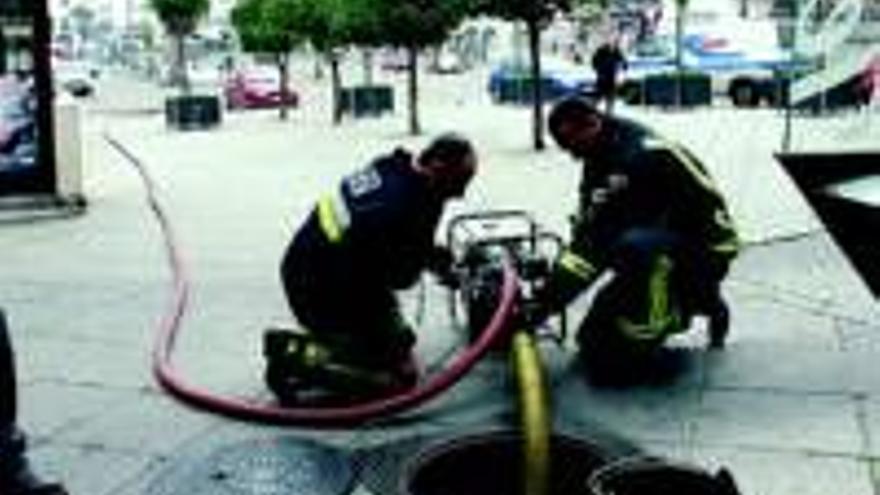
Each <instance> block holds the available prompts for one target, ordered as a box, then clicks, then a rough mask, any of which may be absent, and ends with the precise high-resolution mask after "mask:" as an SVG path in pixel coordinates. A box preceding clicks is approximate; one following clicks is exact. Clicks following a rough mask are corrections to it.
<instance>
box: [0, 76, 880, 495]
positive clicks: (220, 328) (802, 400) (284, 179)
mask: <svg viewBox="0 0 880 495" xmlns="http://www.w3.org/2000/svg"><path fill="white" fill-rule="evenodd" d="M316 94H317V91H316ZM399 115H402V114H399ZM643 117H645V118H646V119H647V120H649V121H652V122H654V123H656V124H657V125H658V126H660V127H663V128H664V129H666V130H667V132H669V133H670V134H673V135H678V136H684V137H686V138H688V139H690V141H689V142H688V144H689V145H691V146H693V147H694V149H695V150H696V151H697V152H698V153H699V154H701V156H705V157H707V164H708V165H710V167H711V168H712V169H713V173H715V174H716V176H717V177H718V179H719V181H720V182H721V186H722V188H723V189H724V190H725V192H726V193H727V194H728V195H729V196H730V197H731V198H732V202H733V207H734V213H735V216H736V219H737V221H738V222H739V223H740V224H741V227H742V229H743V230H744V232H745V233H746V237H747V239H748V240H749V241H750V242H751V244H750V247H749V248H748V249H747V250H746V252H745V253H744V255H743V256H742V257H741V258H740V259H739V260H738V261H737V263H736V264H735V266H734V269H733V273H732V275H731V277H730V279H729V283H728V284H727V285H726V287H725V290H726V291H727V292H728V295H729V298H730V300H731V304H732V307H733V312H734V313H733V328H732V332H731V333H732V335H731V341H730V345H729V348H728V349H727V350H725V351H724V352H722V353H708V352H705V351H704V350H703V345H704V343H703V336H702V335H698V334H694V335H688V336H685V337H683V338H680V339H678V340H676V341H675V342H674V345H675V346H677V347H680V348H681V349H683V351H682V353H683V355H685V356H686V359H685V363H686V365H687V366H686V367H685V368H684V369H683V370H682V372H681V374H680V375H679V376H677V377H676V379H675V380H674V381H672V382H671V383H668V384H664V385H659V386H650V387H649V386H645V387H637V388H635V389H628V390H622V391H608V390H595V389H590V388H588V387H587V386H585V385H584V384H583V383H582V382H581V381H580V380H579V379H578V378H577V376H575V374H574V373H573V371H572V369H571V367H570V362H569V361H570V358H571V357H572V356H573V346H569V347H568V348H567V349H564V350H559V349H554V348H552V347H548V348H547V349H546V351H547V356H548V360H549V367H550V373H551V376H552V381H553V383H554V384H555V388H554V398H555V408H554V412H555V419H556V422H557V426H558V427H559V428H561V429H566V430H577V429H579V428H588V427H589V426H590V425H592V424H594V423H598V424H601V425H604V427H606V428H608V429H610V430H612V431H613V432H615V433H616V434H619V435H621V436H622V437H625V438H628V439H630V440H632V441H634V442H637V443H639V444H640V445H641V446H642V447H643V448H645V449H647V450H648V451H651V452H657V453H660V454H664V455H668V456H671V457H674V458H675V459H679V460H687V461H692V462H696V463H698V464H700V465H703V466H707V467H713V466H717V465H719V464H723V465H727V466H729V467H730V468H731V469H732V470H733V472H734V474H735V476H736V477H737V479H738V481H740V484H741V485H742V486H741V488H742V490H743V493H744V494H763V495H786V494H795V493H797V494H803V495H813V494H815V495H820V494H821V495H826V494H828V493H837V494H846V495H877V493H880V491H878V489H877V484H878V472H877V467H878V466H880V465H878V464H877V462H878V459H880V440H878V438H880V436H878V435H880V380H878V379H877V377H878V374H877V365H876V362H877V360H878V358H880V333H878V326H880V325H878V324H880V314H878V313H877V309H876V304H875V302H874V300H873V299H872V298H871V296H870V295H869V293H868V291H867V289H866V288H865V287H864V286H863V284H862V283H861V282H860V281H859V280H858V279H857V277H856V275H855V274H854V273H853V272H852V270H851V269H850V267H849V265H848V263H847V262H846V260H845V259H844V257H843V255H842V254H841V252H840V251H839V249H838V248H836V247H835V246H834V245H833V244H832V242H831V241H830V240H829V237H828V236H827V235H826V234H825V233H824V232H823V231H822V230H821V229H820V228H819V225H818V222H817V221H816V219H815V217H814V216H813V215H812V213H811V212H810V211H809V210H808V209H807V207H806V205H805V204H804V202H803V201H802V200H801V199H800V197H799V196H796V195H795V194H794V189H793V187H792V186H791V185H790V184H789V183H788V182H787V180H786V178H785V177H784V175H783V174H782V172H781V169H779V168H777V167H776V166H775V164H774V162H773V161H772V159H771V158H770V154H769V153H770V152H771V151H772V150H774V149H775V146H776V143H775V142H772V143H771V142H769V140H770V139H771V138H770V137H767V136H770V135H771V134H770V132H771V130H772V129H775V128H776V126H778V125H779V121H778V119H776V118H774V116H772V115H769V114H768V112H762V111H758V112H757V113H755V114H751V116H750V117H749V118H750V119H754V120H753V121H751V123H750V124H749V125H744V124H743V123H742V121H741V120H736V119H734V116H733V115H732V113H730V111H724V110H720V111H705V112H704V111H700V112H696V113H693V114H691V113H688V114H684V113H682V114H669V113H662V112H649V113H648V114H644V115H643ZM424 121H425V123H426V127H427V128H428V129H427V131H428V135H430V134H432V133H434V132H437V131H441V130H444V129H460V130H462V131H463V132H465V133H466V134H468V135H470V136H472V137H473V138H474V139H475V141H476V142H477V143H478V145H479V149H480V152H481V171H480V176H479V177H478V179H477V180H476V182H475V184H474V187H473V188H472V190H471V191H470V192H469V195H468V198H467V200H466V201H465V202H464V203H463V204H461V205H457V206H456V207H455V208H454V211H453V212H451V213H454V212H459V211H468V210H474V209H486V208H505V207H519V208H525V209H528V210H530V211H533V212H535V214H536V215H537V217H538V218H539V219H540V220H541V221H543V222H544V223H546V224H547V225H548V226H550V227H551V228H554V229H555V230H557V231H561V232H562V231H564V226H565V222H566V220H565V218H566V215H567V214H568V213H569V212H570V211H571V209H572V207H573V206H574V201H575V199H576V198H575V187H576V184H577V180H578V174H579V171H578V169H577V166H575V165H574V164H572V163H571V162H570V160H569V159H568V158H567V157H565V156H563V155H561V154H560V153H558V152H557V151H556V150H548V151H546V152H544V153H543V154H540V155H536V154H534V153H532V152H530V151H529V150H528V149H527V148H526V146H527V144H528V143H529V139H528V112H527V110H522V109H509V108H495V107H489V106H480V104H477V106H476V107H474V106H470V107H459V106H457V104H456V102H455V100H449V102H447V103H443V104H438V105H433V106H430V107H428V108H426V109H425V112H424ZM735 121H736V122H737V126H738V127H737V129H741V130H742V131H743V132H741V133H731V132H730V126H731V125H733V123H734V122H735ZM695 122H696V123H698V124H699V126H700V128H701V129H702V132H699V133H695V132H692V130H693V129H694V127H695V126H696V125H697V124H695ZM441 123H442V125H441ZM752 124H753V125H752ZM404 129H405V127H404V119H403V118H402V117H398V118H395V119H394V120H388V119H383V120H378V121H363V122H354V123H348V124H346V125H345V126H343V127H340V128H332V127H330V126H328V125H326V118H325V115H324V114H323V113H320V112H319V111H318V110H303V111H298V112H294V114H293V118H292V120H291V121H290V122H289V123H278V122H277V121H276V120H275V117H274V114H272V113H256V114H232V115H229V116H228V118H227V120H226V122H224V124H223V126H222V127H221V128H219V129H218V130H216V131H215V132H210V133H175V132H170V131H167V130H166V129H165V127H164V124H163V121H162V118H161V117H160V116H153V117H150V116H137V117H134V116H125V117H123V116H115V115H95V116H94V118H93V120H91V121H90V122H89V125H88V143H87V145H88V146H87V152H88V170H87V171H86V173H85V175H86V177H87V178H88V183H87V189H86V193H87V196H88V197H89V199H90V201H91V205H90V209H89V211H88V213H87V214H86V215H84V216H82V217H79V218H76V219H74V220H65V221H56V222H44V223H38V224H22V225H3V226H0V249H2V252H3V253H4V256H3V257H2V259H0V273H3V274H4V277H3V279H4V281H3V283H2V284H0V301H2V304H3V306H4V307H5V308H6V310H7V312H8V315H9V317H10V320H11V321H10V323H11V327H12V329H13V338H14V339H15V341H16V345H17V348H18V351H19V361H20V362H19V365H20V374H21V379H22V400H21V402H22V406H23V410H22V418H23V423H24V427H25V428H26V429H27V430H28V431H29V432H30V433H31V435H32V440H33V445H34V450H33V457H34V460H35V462H36V463H37V465H38V466H39V467H41V468H43V470H44V471H48V472H50V473H52V474H55V475H58V476H60V477H62V478H64V480H65V481H66V482H67V483H68V484H69V487H70V489H71V493H72V494H73V495H81V494H89V495H116V494H126V495H127V494H131V495H136V494H151V492H150V489H152V490H153V492H152V493H158V492H156V490H158V488H156V487H157V486H159V485H157V484H156V483H157V482H156V479H157V476H160V475H161V474H163V473H165V474H167V473H168V472H169V471H168V470H169V469H171V468H172V467H177V468H181V466H182V465H185V462H184V461H185V460H187V459H189V460H192V459H193V458H195V457H196V456H197V454H196V453H205V452H210V451H211V450H212V449H216V448H219V447H221V446H223V445H228V444H234V443H235V442H240V441H246V440H249V439H250V440H252V439H255V438H286V437H290V436H294V437H306V438H320V440H321V441H322V442H327V443H330V444H333V445H338V446H340V447H342V448H345V449H363V448H367V447H372V446H376V445H380V444H382V442H385V441H388V440H392V439H404V438H408V437H410V436H412V435H415V434H421V435H426V434H434V433H444V432H445V433H450V432H458V431H463V430H465V429H471V428H473V429H478V428H486V427H489V426H492V425H505V424H510V421H511V418H512V417H513V412H514V407H515V402H514V399H513V397H511V396H510V395H509V394H508V393H507V391H506V389H505V387H504V386H503V384H504V383H505V381H506V378H504V377H503V376H504V373H505V372H506V371H505V370H506V368H505V365H504V363H502V362H488V363H484V364H483V365H481V366H480V367H478V369H477V371H476V372H474V373H472V374H471V375H470V376H469V377H467V378H466V379H465V381H464V382H462V383H461V384H460V385H458V386H456V387H455V388H454V389H453V391H452V392H450V393H447V394H446V395H444V396H441V397H440V398H439V399H438V400H437V401H434V402H430V403H428V404H427V405H425V406H424V408H423V409H421V410H419V411H415V412H410V413H407V417H409V418H410V419H409V420H408V421H404V420H400V421H395V422H393V423H378V424H371V425H369V426H367V427H364V428H361V429H356V430H349V431H332V432H326V431H320V432H318V431H311V430H308V429H296V428H277V427H261V426H253V425H244V424H240V423H235V422H231V421H228V420H225V419H221V418H219V417H215V416H212V415H210V414H206V413H202V412H196V411H192V410H189V409H187V408H186V407H184V406H183V405H180V404H178V403H176V402H174V401H173V400H171V399H169V398H167V397H166V396H165V395H164V394H163V393H162V392H161V391H160V390H159V389H158V387H157V385H156V383H155V381H154V380H153V379H152V377H151V376H150V356H149V353H150V350H151V345H152V337H153V335H152V332H153V331H154V329H155V327H156V325H157V324H158V321H159V318H160V316H161V314H162V312H163V311H164V310H165V304H166V303H167V298H168V297H169V291H170V279H169V277H170V275H169V270H168V266H167V261H166V258H165V255H166V253H165V251H164V246H163V241H162V238H161V236H160V232H159V230H158V226H157V224H156V222H155V220H154V218H153V217H152V216H151V213H150V211H149V209H148V208H147V207H146V204H145V202H144V190H143V187H142V184H141V183H140V182H139V179H138V177H137V175H136V174H135V172H134V169H133V168H132V167H131V166H130V165H128V164H127V163H125V162H124V161H123V160H122V158H121V157H120V156H119V155H118V154H115V153H114V152H113V151H112V150H111V149H109V147H107V146H106V145H105V144H104V143H103V142H102V140H101V137H100V134H101V132H103V131H105V130H107V131H109V132H112V134H113V135H114V136H115V137H117V138H118V139H120V140H122V141H123V142H125V143H126V144H127V145H128V146H130V147H131V149H132V150H133V151H134V152H135V153H136V154H138V155H139V156H141V157H142V158H143V159H144V161H145V162H146V163H147V165H148V167H149V168H150V170H151V172H152V174H153V176H154V178H155V180H156V181H157V182H158V183H159V185H160V195H161V198H162V200H163V201H164V203H165V206H166V208H167V209H168V211H169V213H170V215H171V221H172V222H173V224H174V226H175V228H176V230H177V232H178V234H179V237H180V242H181V244H182V248H183V250H184V255H185V257H186V259H187V262H188V263H189V265H190V270H191V276H192V279H193V295H192V300H191V303H190V308H189V312H188V314H187V316H186V318H185V319H184V322H183V328H182V330H181V333H182V334H181V338H180V340H179V343H178V352H177V354H176V362H177V363H179V366H180V368H181V372H182V373H184V374H185V375H186V376H188V377H191V378H192V379H193V380H194V381H196V382H197V383H199V384H200V385H204V386H208V387H210V388H212V389H213V390H217V391H219V392H223V393H226V394H234V395H238V396H248V397H253V398H267V395H266V392H265V391H264V390H263V387H262V385H261V379H260V374H261V358H260V348H259V346H260V335H261V332H262V329H263V328H265V327H266V326H268V325H270V324H272V323H278V322H282V323H283V322H287V321H289V319H290V317H289V315H288V310H287V308H286V307H285V304H284V301H283V295H282V293H281V289H280V286H279V283H278V281H277V275H276V271H277V264H278V260H279V259H280V256H281V253H282V250H283V249H284V247H285V245H286V242H287V240H288V238H289V236H290V235H291V233H292V230H293V229H294V227H295V226H296V225H297V224H298V222H299V221H300V219H301V218H302V217H303V216H304V215H305V214H306V213H307V212H308V211H309V209H310V207H311V206H312V204H313V201H314V199H315V197H316V195H317V194H318V193H319V192H320V191H322V190H324V189H326V188H329V187H331V186H332V185H333V184H334V183H335V180H336V179H337V177H338V176H339V175H340V174H342V173H343V172H345V171H347V170H349V169H350V168H351V167H353V166H355V165H357V164H358V163H360V162H363V161H365V160H366V159H368V158H369V157H371V156H372V155H373V154H375V153H377V152H381V151H384V150H387V149H389V148H390V147H393V146H395V145H398V144H400V143H403V144H406V145H411V146H417V145H419V144H421V143H423V142H424V139H425V138H419V139H410V138H408V137H406V136H405V135H404V134H403V131H404ZM772 132H776V131H772ZM758 136H763V137H762V138H761V139H758ZM772 136H776V134H772ZM773 139H775V137H774V138H773ZM732 150H735V151H736V152H737V153H738V154H737V156H735V157H731V156H730V155H731V151H732ZM427 291H428V292H427V294H428V308H427V310H426V313H425V315H424V317H423V320H422V324H421V325H420V344H419V345H420V348H419V349H420V354H422V355H423V356H424V358H425V360H426V361H428V362H430V361H431V359H436V358H435V356H436V355H438V353H439V352H441V351H442V350H443V349H445V348H447V347H448V346H449V345H450V343H451V342H452V341H453V340H454V338H455V337H454V335H452V333H451V332H450V331H449V319H448V317H447V315H446V306H445V304H446V299H445V293H444V292H442V291H441V290H440V289H438V288H436V287H433V286H431V287H428V289H427ZM416 298H417V292H416V291H415V290H414V291H412V292H411V293H408V294H406V295H405V296H404V299H405V310H406V311H407V314H409V315H415V313H416V311H415V307H416V303H415V300H416ZM583 310H584V304H580V305H578V306H577V307H576V308H575V309H573V310H572V311H571V312H570V316H572V317H573V318H572V321H577V318H578V317H579V315H581V314H582V312H583ZM359 489H360V490H362V491H363V490H364V488H363V487H361V488H359ZM162 493H166V492H162ZM180 493H184V492H183V491H181V492H180ZM187 493H189V492H187ZM151 495H152V494H151Z"/></svg>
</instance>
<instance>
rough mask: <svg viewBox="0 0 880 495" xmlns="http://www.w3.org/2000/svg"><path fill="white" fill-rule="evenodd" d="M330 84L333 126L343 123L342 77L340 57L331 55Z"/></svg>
mask: <svg viewBox="0 0 880 495" xmlns="http://www.w3.org/2000/svg"><path fill="white" fill-rule="evenodd" d="M330 83H331V86H332V90H333V95H332V97H333V102H332V105H333V124H334V125H339V123H340V122H342V76H341V75H340V73H339V57H338V56H337V55H336V54H335V53H331V54H330Z"/></svg>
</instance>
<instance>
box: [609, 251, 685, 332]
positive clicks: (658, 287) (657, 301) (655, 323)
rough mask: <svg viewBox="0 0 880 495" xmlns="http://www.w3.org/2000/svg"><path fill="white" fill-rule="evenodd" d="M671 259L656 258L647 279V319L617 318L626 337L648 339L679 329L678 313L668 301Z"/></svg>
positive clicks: (664, 257)
mask: <svg viewBox="0 0 880 495" xmlns="http://www.w3.org/2000/svg"><path fill="white" fill-rule="evenodd" d="M671 272H672V260H670V259H669V258H668V257H667V256H661V257H659V258H658V259H657V262H656V265H655V266H654V270H653V271H652V272H651V277H650V279H649V280H648V318H647V319H648V321H647V323H643V324H640V323H634V322H633V321H631V320H629V319H627V318H625V317H619V318H617V327H618V328H619V329H620V331H621V332H622V333H623V334H624V335H625V336H626V337H628V338H630V339H633V340H642V341H650V340H655V339H658V338H662V337H664V336H665V335H667V334H670V333H675V332H676V331H678V330H681V329H682V328H681V322H680V315H679V314H678V312H677V311H675V309H674V308H673V307H672V305H671V304H670V302H669V290H670V288H669V274H670V273H671Z"/></svg>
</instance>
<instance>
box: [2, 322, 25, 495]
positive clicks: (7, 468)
mask: <svg viewBox="0 0 880 495" xmlns="http://www.w3.org/2000/svg"><path fill="white" fill-rule="evenodd" d="M15 414H16V384H15V361H14V359H13V353H12V345H11V342H10V340H9V332H8V329H7V326H6V315H5V314H4V313H3V311H2V310H0V487H2V486H3V480H5V479H8V478H9V477H11V476H12V475H14V474H15V473H17V472H19V470H20V469H21V468H22V467H23V466H24V463H25V458H24V449H25V438H24V435H23V434H22V433H21V431H19V430H18V428H17V427H16V424H15V420H16V418H15Z"/></svg>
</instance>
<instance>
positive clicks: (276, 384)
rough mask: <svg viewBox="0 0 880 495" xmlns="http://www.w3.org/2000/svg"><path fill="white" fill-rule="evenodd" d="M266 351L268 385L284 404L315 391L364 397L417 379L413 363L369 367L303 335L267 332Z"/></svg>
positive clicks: (403, 386)
mask: <svg viewBox="0 0 880 495" xmlns="http://www.w3.org/2000/svg"><path fill="white" fill-rule="evenodd" d="M263 351H264V355H265V357H266V360H267V367H266V384H267V385H268V387H269V389H270V390H272V392H273V393H274V394H275V395H276V396H277V397H278V399H279V400H280V401H281V403H282V404H285V403H291V404H293V403H296V402H299V401H300V399H301V397H303V396H306V395H309V394H310V392H314V390H315V389H322V390H323V391H324V392H330V393H332V394H337V395H342V396H344V397H349V398H361V397H368V396H375V395H377V394H381V393H389V392H392V391H395V390H402V389H406V388H410V387H412V386H413V385H414V384H415V380H416V373H415V368H414V366H412V363H411V362H402V363H398V364H396V365H395V366H386V367H384V368H377V367H368V366H365V365H363V364H360V363H357V362H356V360H354V359H352V358H351V356H350V355H349V356H347V355H346V354H347V353H345V352H342V351H339V350H337V349H335V348H333V347H331V346H330V345H328V344H327V343H324V342H321V341H319V340H317V339H316V338H315V337H314V336H313V335H310V334H308V333H304V332H297V331H290V330H268V331H267V332H266V334H265V336H264V349H263Z"/></svg>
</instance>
